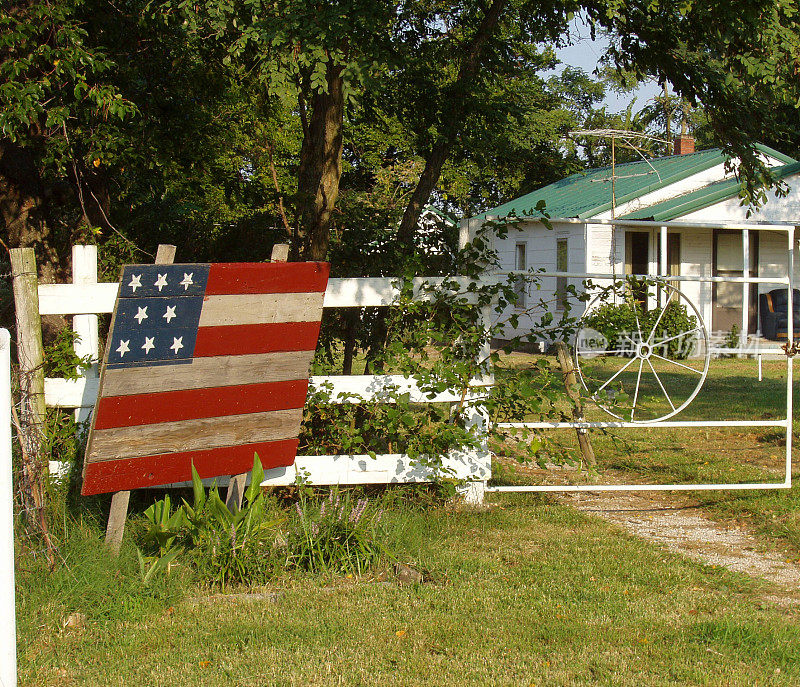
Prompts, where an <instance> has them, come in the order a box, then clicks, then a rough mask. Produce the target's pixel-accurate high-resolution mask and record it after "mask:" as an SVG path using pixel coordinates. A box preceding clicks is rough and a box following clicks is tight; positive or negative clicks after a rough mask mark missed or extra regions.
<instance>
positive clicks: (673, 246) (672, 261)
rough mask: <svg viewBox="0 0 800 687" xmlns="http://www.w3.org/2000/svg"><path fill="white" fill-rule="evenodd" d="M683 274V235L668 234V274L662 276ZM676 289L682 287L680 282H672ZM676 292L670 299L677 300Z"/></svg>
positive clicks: (659, 261) (658, 252) (659, 254)
mask: <svg viewBox="0 0 800 687" xmlns="http://www.w3.org/2000/svg"><path fill="white" fill-rule="evenodd" d="M660 239H661V237H659V241H658V249H657V260H658V270H659V272H660V271H661V240H660ZM680 275H681V235H680V234H667V274H666V275H661V276H662V277H679V276H680ZM672 286H674V287H675V288H676V289H677V288H679V287H680V284H679V282H672ZM677 298H678V295H677V294H676V293H675V292H671V293H670V300H677Z"/></svg>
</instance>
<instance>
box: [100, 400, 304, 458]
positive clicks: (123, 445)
mask: <svg viewBox="0 0 800 687" xmlns="http://www.w3.org/2000/svg"><path fill="white" fill-rule="evenodd" d="M302 416H303V409H302V408H291V409H289V410H274V411H271V412H266V413H248V414H246V415H228V416H225V417H210V418H200V419H196V420H181V421H178V422H161V423H159V424H157V425H137V426H134V427H117V428H114V429H100V430H95V432H94V433H93V435H92V446H91V448H90V450H89V453H88V456H87V461H88V462H89V463H94V462H99V461H103V460H117V459H120V458H132V457H135V456H144V455H157V454H160V453H167V454H170V455H169V456H168V457H169V459H170V460H174V459H175V458H176V456H177V455H179V454H180V453H182V452H185V451H199V450H200V449H210V448H221V447H223V446H235V445H237V444H247V443H257V442H262V441H278V440H280V439H291V438H295V437H296V436H297V429H298V427H299V425H300V420H301V418H302Z"/></svg>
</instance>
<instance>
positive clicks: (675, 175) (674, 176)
mask: <svg viewBox="0 0 800 687" xmlns="http://www.w3.org/2000/svg"><path fill="white" fill-rule="evenodd" d="M756 147H757V148H758V150H760V151H761V152H762V153H764V154H767V155H770V156H772V157H775V158H776V159H778V160H781V161H782V162H786V163H794V162H797V161H796V160H794V159H793V158H791V157H788V156H787V155H784V154H783V153H779V152H778V151H776V150H773V149H772V148H769V147H768V146H765V145H761V144H757V145H756ZM727 159H728V158H727V156H726V155H725V154H723V152H722V151H721V150H720V149H719V148H711V149H709V150H701V151H698V152H696V153H689V154H688V155H668V156H665V157H657V158H653V159H652V160H648V161H647V162H645V161H644V160H639V161H637V162H627V163H624V164H621V165H616V168H615V174H616V176H617V182H616V188H615V191H616V201H617V205H621V204H622V203H626V202H628V201H630V200H633V199H635V198H638V197H639V196H641V195H644V194H645V193H650V192H651V191H656V190H658V189H660V188H664V187H665V186H669V185H670V184H674V183H676V182H678V181H681V180H682V179H685V178H687V177H689V176H692V175H693V174H697V173H699V172H703V171H705V170H707V169H710V168H711V167H714V166H715V165H718V164H722V163H723V162H725V160H727ZM610 176H611V167H610V166H609V167H600V168H598V169H590V170H586V171H583V172H578V173H577V174H572V175H571V176H568V177H566V178H564V179H561V180H560V181H556V182H555V183H553V184H550V185H549V186H544V187H543V188H540V189H538V190H537V191H533V192H531V193H528V194H527V195H524V196H522V197H520V198H516V199H515V200H512V201H509V202H508V203H504V204H503V205H499V206H498V207H496V208H493V209H492V210H488V211H487V212H484V213H482V214H480V215H478V216H477V217H478V218H485V217H499V218H502V217H508V216H509V215H516V216H517V217H524V216H526V215H534V216H538V213H536V212H535V207H536V205H537V203H539V201H544V202H545V210H546V212H547V214H548V215H550V217H577V218H580V219H586V218H589V217H594V216H596V215H598V214H600V213H601V212H605V211H606V210H610V209H611V180H610Z"/></svg>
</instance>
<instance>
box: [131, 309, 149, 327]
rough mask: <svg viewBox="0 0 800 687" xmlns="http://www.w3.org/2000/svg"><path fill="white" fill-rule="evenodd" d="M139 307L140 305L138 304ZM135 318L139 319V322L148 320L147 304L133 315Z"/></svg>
mask: <svg viewBox="0 0 800 687" xmlns="http://www.w3.org/2000/svg"><path fill="white" fill-rule="evenodd" d="M137 307H139V306H137ZM133 319H134V320H139V324H141V323H142V320H146V319H147V306H146V305H145V306H144V307H143V308H141V307H139V312H137V313H136V314H135V315H134V316H133Z"/></svg>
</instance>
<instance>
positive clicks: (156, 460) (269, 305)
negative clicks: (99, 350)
mask: <svg viewBox="0 0 800 687" xmlns="http://www.w3.org/2000/svg"><path fill="white" fill-rule="evenodd" d="M328 272H329V266H328V264H327V263H316V262H300V263H241V264H237V263H214V264H175V265H126V266H125V267H124V268H123V272H122V279H121V282H120V289H119V294H118V296H117V302H116V306H115V308H114V315H113V317H112V320H111V329H110V334H109V337H108V341H107V343H106V353H105V358H104V360H103V364H102V367H101V371H100V392H99V394H98V400H97V404H96V406H95V410H94V413H93V414H92V427H91V431H90V434H89V442H88V445H87V448H86V458H85V461H84V472H83V490H82V493H83V494H84V495H88V494H100V493H106V492H114V491H125V490H129V489H136V488H139V487H147V486H155V485H160V484H169V483H172V482H180V481H184V480H188V479H191V466H192V463H193V464H194V466H195V468H196V469H197V471H198V473H199V474H200V476H201V477H217V476H220V475H232V474H240V473H243V472H247V471H248V470H249V469H250V468H251V467H252V465H253V454H254V453H258V455H259V457H260V459H261V462H262V464H263V465H264V467H265V468H271V467H279V466H287V465H291V464H292V463H293V462H294V458H295V454H296V451H297V437H298V434H299V432H300V420H301V417H302V412H303V405H304V404H305V400H306V392H307V390H308V372H309V365H310V363H311V359H312V357H313V355H314V349H315V348H316V345H317V337H318V336H319V327H320V320H321V318H322V301H323V298H324V295H325V288H326V286H327V283H328Z"/></svg>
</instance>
